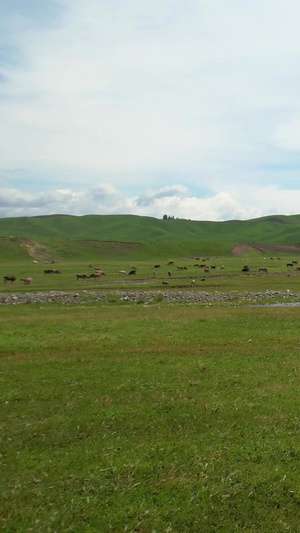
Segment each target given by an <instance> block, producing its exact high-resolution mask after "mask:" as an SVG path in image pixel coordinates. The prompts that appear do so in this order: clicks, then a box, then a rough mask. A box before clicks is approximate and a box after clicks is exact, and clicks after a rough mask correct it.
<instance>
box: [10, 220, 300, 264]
mask: <svg viewBox="0 0 300 533" xmlns="http://www.w3.org/2000/svg"><path fill="white" fill-rule="evenodd" d="M0 236H2V239H1V242H0V258H1V260H2V261H8V260H10V258H11V257H12V255H11V254H13V249H15V251H16V258H18V256H20V255H22V254H24V253H25V254H26V250H25V249H24V248H22V251H20V250H19V251H18V252H17V248H18V243H16V242H15V241H13V243H12V242H11V244H10V245H9V246H8V240H7V237H10V239H11V240H12V238H14V239H15V238H16V237H17V238H27V239H28V238H30V239H32V240H34V241H36V242H38V243H40V248H43V247H44V248H45V249H46V251H47V253H46V254H44V255H43V252H41V250H35V251H34V253H31V254H30V255H31V256H32V257H37V258H49V259H51V258H54V257H56V258H58V259H65V260H75V259H79V258H82V259H85V258H91V259H93V258H97V257H101V256H102V255H103V254H105V255H106V256H107V257H116V258H118V257H122V256H131V257H133V258H134V257H140V258H150V257H157V258H160V257H168V256H169V257H182V256H186V255H193V256H197V255H204V254H210V255H226V254H229V253H230V251H231V250H232V248H233V247H234V246H235V245H236V244H237V243H241V242H242V243H245V242H252V243H298V242H300V215H293V216H276V217H275V216H273V217H264V218H260V219H254V220H247V221H227V222H198V221H190V220H159V219H155V218H151V217H138V216H134V215H88V216H84V217H75V216H67V215H53V216H45V217H21V218H7V219H0ZM4 237H5V239H4V240H3V238H4ZM208 243H209V244H208ZM23 244H24V241H23ZM31 252H32V250H31ZM47 256H48V257H47ZM20 258H21V257H20Z"/></svg>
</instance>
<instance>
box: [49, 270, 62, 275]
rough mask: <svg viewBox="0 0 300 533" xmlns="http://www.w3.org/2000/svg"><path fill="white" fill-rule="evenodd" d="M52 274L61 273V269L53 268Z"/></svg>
mask: <svg viewBox="0 0 300 533" xmlns="http://www.w3.org/2000/svg"><path fill="white" fill-rule="evenodd" d="M51 274H60V271H59V270H52V272H51Z"/></svg>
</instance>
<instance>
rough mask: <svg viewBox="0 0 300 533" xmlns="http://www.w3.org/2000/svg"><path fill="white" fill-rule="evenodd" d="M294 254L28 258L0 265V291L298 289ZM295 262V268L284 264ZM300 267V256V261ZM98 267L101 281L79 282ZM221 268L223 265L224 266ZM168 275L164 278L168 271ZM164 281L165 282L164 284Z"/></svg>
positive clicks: (296, 258) (298, 282) (241, 290)
mask: <svg viewBox="0 0 300 533" xmlns="http://www.w3.org/2000/svg"><path fill="white" fill-rule="evenodd" d="M298 257H299V256H297V255H294V256H293V255H289V256H282V258H281V260H280V261H279V260H275V259H271V257H270V256H266V257H262V256H253V257H250V258H240V257H232V256H231V257H226V256H224V257H209V258H208V257H205V258H204V259H203V260H201V261H197V260H195V258H175V259H174V258H172V260H174V262H175V264H173V265H168V261H166V260H160V261H159V262H158V264H159V265H160V266H159V268H156V269H154V268H153V267H154V265H156V264H157V260H156V259H154V260H153V259H152V260H151V261H150V260H138V261H134V262H133V261H132V260H129V259H122V260H116V259H113V260H108V259H105V260H103V259H102V261H97V262H93V263H92V264H91V262H90V261H71V262H61V261H60V262H58V263H56V264H54V265H53V264H46V263H45V262H39V263H38V264H33V263H32V261H31V260H30V259H26V260H24V258H23V259H22V260H18V261H16V260H15V261H11V262H8V263H2V264H0V283H1V284H2V286H1V289H0V292H8V293H9V292H24V291H26V292H27V291H33V292H36V291H47V290H58V291H74V290H76V291H81V290H100V291H105V292H109V291H111V290H114V289H125V290H126V289H142V290H147V289H154V290H156V289H157V290H160V289H162V287H164V290H168V291H172V290H178V289H182V288H189V289H191V290H195V291H199V290H203V291H207V292H214V291H223V292H232V291H238V292H245V291H264V290H269V289H272V290H287V289H289V290H291V291H299V290H300V271H298V270H297V266H298V264H297V263H295V264H293V263H292V262H293V261H298ZM203 261H204V262H205V263H206V264H208V265H209V266H216V267H217V268H216V269H210V272H209V273H205V272H204V269H202V268H199V267H198V266H195V265H197V264H203ZM245 264H248V265H249V268H250V272H249V273H242V272H241V270H242V268H243V266H244V265H245ZM287 264H293V267H292V268H291V267H287ZM299 265H300V260H299ZM132 266H135V267H137V270H136V275H134V276H133V275H132V276H128V275H126V274H125V275H124V274H120V273H119V272H120V270H125V271H126V272H129V271H130V270H131V267H132ZM177 266H186V268H187V270H178V269H177ZM262 266H263V267H266V268H267V269H268V273H264V272H262V273H261V272H259V271H258V270H259V268H260V267H262ZM97 267H99V268H100V269H101V270H102V271H104V272H105V276H101V277H100V278H99V279H92V278H91V279H84V280H81V279H79V280H77V277H76V274H81V273H83V274H86V275H87V276H89V275H90V274H92V273H93V272H94V269H95V268H97ZM221 267H224V268H223V269H222V268H221ZM49 268H50V269H55V270H59V272H60V274H44V270H47V269H49ZM169 271H171V272H172V276H171V277H169V276H168V272H169ZM7 275H13V276H15V277H16V281H15V282H14V283H10V282H8V283H6V284H5V283H3V279H4V276H7ZM24 277H32V284H31V285H24V283H23V282H22V281H21V278H24ZM166 281H167V282H168V285H164V286H163V282H166Z"/></svg>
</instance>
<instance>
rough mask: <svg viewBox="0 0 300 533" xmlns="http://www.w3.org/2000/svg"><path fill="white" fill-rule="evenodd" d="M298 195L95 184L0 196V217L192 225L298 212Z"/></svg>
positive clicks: (273, 190) (276, 190) (5, 191)
mask: <svg viewBox="0 0 300 533" xmlns="http://www.w3.org/2000/svg"><path fill="white" fill-rule="evenodd" d="M299 205H300V191H299V190H289V191H288V190H281V189H279V188H277V187H266V188H261V189H253V188H251V187H249V186H244V188H243V190H239V191H236V192H229V191H222V192H218V193H216V194H212V195H207V196H204V197H196V196H194V195H193V194H192V193H191V191H190V190H189V189H187V188H186V187H185V186H183V185H175V186H173V187H164V188H161V189H157V190H150V189H147V190H146V191H144V192H143V193H142V194H141V195H139V196H134V195H132V196H129V195H124V193H121V191H119V190H117V189H115V188H114V187H112V186H111V185H106V184H99V185H98V186H97V187H94V188H92V189H85V190H71V189H70V190H68V189H66V190H59V189H57V190H53V191H48V192H43V193H36V194H28V193H24V192H22V191H20V190H16V189H3V190H2V191H1V193H0V216H1V217H14V216H38V215H43V214H55V213H60V214H70V215H84V214H135V215H140V216H154V217H156V218H162V216H163V215H164V214H167V215H169V216H174V217H175V218H184V219H191V220H219V221H221V220H228V219H244V220H246V219H250V218H258V217H260V216H265V215H271V214H276V213H277V214H282V213H286V214H295V213H298V212H299Z"/></svg>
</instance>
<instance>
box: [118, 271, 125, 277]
mask: <svg viewBox="0 0 300 533" xmlns="http://www.w3.org/2000/svg"><path fill="white" fill-rule="evenodd" d="M119 274H123V275H125V276H127V272H126V270H119Z"/></svg>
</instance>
